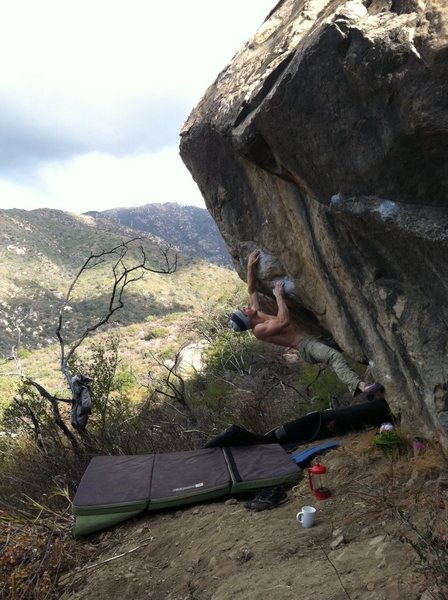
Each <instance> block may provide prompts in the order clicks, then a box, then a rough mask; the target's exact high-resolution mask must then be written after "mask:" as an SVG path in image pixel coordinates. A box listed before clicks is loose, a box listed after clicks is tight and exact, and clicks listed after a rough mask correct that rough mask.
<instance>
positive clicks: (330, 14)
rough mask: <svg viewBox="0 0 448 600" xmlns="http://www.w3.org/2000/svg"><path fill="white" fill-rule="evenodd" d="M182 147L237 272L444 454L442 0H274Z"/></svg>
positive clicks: (445, 86) (447, 57)
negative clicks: (361, 367) (284, 293)
mask: <svg viewBox="0 0 448 600" xmlns="http://www.w3.org/2000/svg"><path fill="white" fill-rule="evenodd" d="M180 152H181V156H182V159H183V161H184V162H185V164H186V165H187V167H188V169H189V170H190V172H191V173H192V175H193V178H194V179H195V181H196V183H197V185H198V186H199V188H200V190H201V192H202V194H203V196H204V199H205V201H206V204H207V207H208V210H209V211H210V213H211V214H212V216H213V218H214V219H215V221H216V223H217V224H218V227H219V228H220V231H221V233H222V235H223V237H224V239H225V241H226V243H227V246H228V248H229V251H230V253H231V255H232V258H233V261H234V264H235V267H236V269H237V271H238V272H239V274H240V275H241V277H242V278H245V265H246V261H247V255H248V253H249V252H250V251H251V250H252V249H253V248H256V247H258V248H261V249H262V251H263V259H262V261H261V264H260V268H259V270H258V285H259V290H260V291H261V292H263V293H264V294H265V300H266V304H267V305H269V303H271V306H272V293H271V290H272V285H273V282H274V281H275V279H276V278H277V277H284V276H287V277H288V278H289V282H288V285H289V290H290V293H289V295H288V303H289V306H290V309H291V310H292V311H293V312H294V314H295V315H296V316H297V317H298V318H301V319H302V320H304V321H305V322H307V323H309V324H311V325H312V326H313V328H314V330H320V331H324V332H329V333H331V335H332V336H333V337H334V339H335V340H336V341H337V343H338V344H339V345H340V346H341V347H342V348H343V349H344V350H345V351H346V352H347V353H348V354H349V355H351V356H352V357H353V358H355V359H357V360H359V361H360V362H364V363H370V365H371V368H372V372H373V374H374V376H375V379H376V380H377V381H380V382H382V383H383V384H384V385H385V387H386V394H387V399H388V402H389V404H390V406H391V408H392V410H393V412H394V413H395V414H396V415H397V416H400V417H401V420H402V423H403V425H404V426H405V428H407V429H408V431H409V432H410V433H414V434H419V433H420V434H422V433H426V434H428V433H430V432H437V433H438V434H439V436H440V439H441V441H442V442H443V444H444V445H445V447H446V448H447V449H448V442H447V439H448V438H447V433H448V358H447V349H448V339H447V322H448V302H447V298H448V260H447V256H448V252H447V250H448V210H447V209H448V5H445V0H364V1H361V0H350V1H348V2H347V1H346V2H343V1H341V0H307V1H303V0H281V1H280V2H279V3H278V4H277V5H276V6H275V7H274V8H273V10H272V12H271V14H270V15H269V16H268V17H267V19H266V20H265V22H264V23H263V25H262V26H261V27H260V29H259V30H258V31H257V32H256V34H255V35H254V37H253V38H252V39H251V40H250V41H248V42H247V43H246V44H245V45H244V46H243V47H242V48H241V49H240V51H239V52H238V53H237V54H236V55H235V56H234V58H233V59H232V62H231V63H230V64H229V65H228V66H227V67H226V68H225V69H224V70H223V71H222V72H221V73H220V74H219V75H218V77H217V79H216V81H215V82H214V83H213V84H212V85H211V86H210V88H209V89H208V90H207V91H206V93H205V95H204V97H203V98H202V100H201V101H200V103H199V104H198V106H197V107H196V108H195V109H194V110H193V112H192V114H191V115H190V117H189V119H188V120H187V122H186V123H185V125H184V127H183V129H182V131H181V144H180Z"/></svg>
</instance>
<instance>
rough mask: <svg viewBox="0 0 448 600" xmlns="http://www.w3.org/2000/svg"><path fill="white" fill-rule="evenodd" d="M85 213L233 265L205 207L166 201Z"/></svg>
mask: <svg viewBox="0 0 448 600" xmlns="http://www.w3.org/2000/svg"><path fill="white" fill-rule="evenodd" d="M84 215H86V216H89V217H92V218H94V219H98V218H101V219H105V218H106V219H110V220H112V221H115V222H117V223H119V224H120V225H124V226H126V227H130V228H131V229H133V230H136V231H143V232H145V233H150V234H152V235H155V236H157V237H159V238H161V239H163V240H165V241H166V242H168V243H170V244H172V245H173V246H175V247H177V248H179V250H181V251H182V252H183V253H184V254H188V255H191V256H194V257H197V258H203V259H205V260H207V261H209V262H212V263H214V264H218V265H221V266H227V267H231V266H232V262H231V258H230V255H229V252H228V250H227V247H226V245H225V243H224V240H223V238H222V236H221V233H220V231H219V229H218V227H217V225H216V223H215V222H214V220H213V219H212V217H211V216H210V213H209V212H208V211H207V210H205V209H203V208H198V207H196V206H184V205H181V204H176V203H175V202H166V203H161V204H144V205H143V206H135V207H131V208H120V207H118V208H113V209H109V210H104V211H88V212H86V213H84Z"/></svg>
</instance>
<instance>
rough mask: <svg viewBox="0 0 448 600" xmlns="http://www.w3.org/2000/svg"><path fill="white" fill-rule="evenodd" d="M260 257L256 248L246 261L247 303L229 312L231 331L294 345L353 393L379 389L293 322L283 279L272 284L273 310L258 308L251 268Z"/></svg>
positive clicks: (285, 344)
mask: <svg viewBox="0 0 448 600" xmlns="http://www.w3.org/2000/svg"><path fill="white" fill-rule="evenodd" d="M259 260H260V251H259V250H254V251H253V252H252V253H251V254H250V255H249V259H248V262H247V288H248V292H249V301H250V304H251V305H250V306H248V307H246V308H243V309H241V310H236V311H235V312H233V313H232V314H231V316H230V326H231V327H232V329H233V330H234V331H237V332H239V331H245V330H247V329H252V332H253V334H254V335H255V337H256V338H258V339H259V340H262V341H263V342H270V343H272V344H278V345H279V346H286V347H287V348H295V349H296V350H297V351H298V353H299V356H300V357H301V358H302V360H304V361H305V362H308V363H312V364H314V363H323V364H326V365H328V366H329V367H331V368H332V369H333V371H334V372H335V373H336V375H337V376H338V377H339V379H340V380H341V381H343V382H344V383H345V384H346V385H347V386H348V388H349V390H350V392H351V393H352V395H353V396H355V395H357V394H359V393H361V392H365V393H366V394H374V393H375V392H377V391H379V390H380V389H382V387H381V386H380V385H378V384H376V383H372V384H367V383H366V382H365V381H362V379H361V378H360V377H359V376H358V375H357V374H356V373H355V372H354V371H353V370H352V369H351V368H350V367H349V366H348V364H347V363H346V361H345V359H344V357H343V356H342V354H341V353H340V352H338V351H337V350H335V349H334V348H331V347H330V346H327V345H326V344H323V343H322V342H319V340H318V339H317V338H315V337H312V336H309V335H308V334H307V333H306V332H305V331H304V330H303V329H302V328H301V327H300V325H298V324H297V323H295V322H293V321H292V320H291V319H290V315H289V310H288V307H287V305H286V302H285V298H284V294H285V292H284V289H283V286H284V283H283V282H282V281H279V282H277V283H276V284H275V287H274V296H275V299H276V301H277V314H276V315H269V314H266V313H264V312H262V311H261V310H260V304H259V299H258V294H257V291H256V286H255V284H256V276H255V270H256V265H257V263H258V261H259Z"/></svg>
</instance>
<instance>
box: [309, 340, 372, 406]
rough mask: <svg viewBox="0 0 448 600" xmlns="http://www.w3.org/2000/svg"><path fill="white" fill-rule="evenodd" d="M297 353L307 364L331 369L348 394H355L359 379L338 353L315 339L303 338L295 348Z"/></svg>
mask: <svg viewBox="0 0 448 600" xmlns="http://www.w3.org/2000/svg"><path fill="white" fill-rule="evenodd" d="M297 351H298V353H299V356H300V358H301V359H302V360H304V361H305V362H307V363H311V364H315V363H322V364H324V365H327V366H328V367H331V369H333V371H334V372H335V373H336V375H337V376H338V377H339V379H340V380H341V381H342V382H344V383H345V384H346V385H347V386H348V389H349V390H350V392H351V393H352V394H353V395H354V394H355V392H356V389H357V388H358V384H359V382H360V381H361V378H360V377H359V375H357V374H356V373H355V372H354V371H353V370H352V369H351V368H350V367H349V366H348V364H347V363H346V361H345V359H344V357H343V356H342V354H341V353H340V352H338V351H337V350H335V349H334V348H331V347H330V346H327V345H326V344H322V342H319V340H318V339H316V338H315V337H306V338H304V339H303V340H302V341H301V342H300V344H299V345H298V346H297Z"/></svg>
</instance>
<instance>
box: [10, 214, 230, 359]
mask: <svg viewBox="0 0 448 600" xmlns="http://www.w3.org/2000/svg"><path fill="white" fill-rule="evenodd" d="M136 235H139V236H141V238H142V240H141V245H142V248H143V249H144V251H145V254H146V256H147V257H148V262H149V264H150V266H152V267H155V268H158V267H159V266H163V260H162V255H161V250H162V249H163V248H165V247H166V246H167V243H166V242H165V241H163V240H161V239H160V238H157V237H156V236H154V235H150V234H148V233H138V234H136V232H135V231H134V230H132V229H130V228H127V227H125V226H121V225H119V224H117V223H115V222H113V221H110V220H107V219H106V220H104V219H98V218H97V219H94V218H93V217H89V216H85V215H84V216H79V215H74V214H69V213H65V212H63V211H57V210H48V209H41V210H33V211H24V210H16V209H13V210H1V211H0V314H1V316H0V357H1V356H9V354H10V352H11V348H12V346H13V344H15V343H16V342H17V325H19V324H20V329H21V335H22V338H21V345H22V347H23V348H25V349H28V350H34V349H38V348H43V347H45V346H48V345H50V344H52V343H54V342H55V341H56V340H55V336H54V333H55V329H56V324H57V315H58V312H59V309H60V306H61V304H62V302H63V298H64V296H65V294H66V292H67V289H68V287H69V285H70V283H71V282H72V281H73V279H74V277H75V275H76V273H77V272H78V270H79V268H80V267H81V265H82V264H83V262H84V261H85V260H86V258H87V257H88V256H89V255H90V253H91V252H98V251H99V250H103V249H108V248H111V247H113V246H115V245H117V244H120V243H121V241H122V240H129V239H131V238H134V237H136ZM172 256H173V257H174V254H172ZM110 268H111V264H110V263H109V264H108V263H107V262H105V263H103V264H100V265H98V267H96V268H95V269H93V270H88V271H86V272H85V274H84V275H83V277H82V278H81V280H80V281H79V284H78V285H77V286H76V288H75V290H74V294H73V300H72V302H71V303H70V306H69V307H68V310H67V319H66V325H67V326H68V327H67V331H66V336H67V339H73V337H76V336H77V335H79V333H80V332H81V331H82V330H83V329H84V328H85V327H86V324H87V323H90V322H91V321H92V319H95V318H96V317H97V316H98V315H99V314H102V313H103V312H104V310H105V308H106V306H107V303H108V300H109V294H110V289H111V283H112V279H111V271H110ZM238 281H239V280H238V278H237V276H236V274H235V273H233V272H231V271H229V270H228V269H225V268H223V267H219V266H217V265H213V264H210V263H208V262H205V261H203V260H200V259H197V258H191V257H188V256H186V255H184V254H181V253H179V254H178V264H177V270H176V272H175V273H174V274H172V275H164V274H157V273H146V274H145V277H144V278H143V279H142V280H141V281H138V282H136V283H134V284H133V285H132V286H131V287H130V288H128V290H127V292H126V294H125V297H124V301H125V305H126V310H122V311H119V312H117V313H116V316H114V322H115V323H116V324H118V325H131V324H133V323H141V322H144V321H145V320H146V319H147V318H148V317H149V316H151V315H169V314H171V313H177V312H184V311H189V310H191V309H192V308H194V307H195V306H197V305H198V304H201V303H204V302H206V301H207V300H208V298H210V297H219V295H220V294H221V293H225V292H226V290H229V289H230V288H232V287H234V286H235V285H237V283H238Z"/></svg>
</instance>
